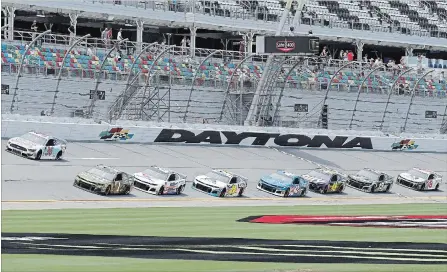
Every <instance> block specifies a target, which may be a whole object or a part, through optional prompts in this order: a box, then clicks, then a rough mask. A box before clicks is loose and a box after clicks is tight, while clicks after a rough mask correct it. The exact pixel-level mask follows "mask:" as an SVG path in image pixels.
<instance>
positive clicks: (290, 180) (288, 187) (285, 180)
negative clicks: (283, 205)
mask: <svg viewBox="0 0 447 272" xmlns="http://www.w3.org/2000/svg"><path fill="white" fill-rule="evenodd" d="M308 187H309V183H308V182H307V181H306V180H305V179H303V178H302V177H300V176H298V175H295V174H293V173H289V172H286V171H282V170H279V171H277V172H276V173H273V174H270V175H268V176H263V177H262V178H261V179H260V180H259V182H258V185H257V186H256V188H258V190H260V191H264V192H267V193H270V194H273V195H276V196H282V197H292V196H305V195H306V193H307V190H308Z"/></svg>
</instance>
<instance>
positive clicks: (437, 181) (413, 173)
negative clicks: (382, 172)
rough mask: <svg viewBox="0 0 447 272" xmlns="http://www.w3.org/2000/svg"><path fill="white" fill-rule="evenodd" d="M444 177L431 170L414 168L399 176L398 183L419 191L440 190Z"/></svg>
mask: <svg viewBox="0 0 447 272" xmlns="http://www.w3.org/2000/svg"><path fill="white" fill-rule="evenodd" d="M441 182H442V176H441V175H439V174H437V173H435V172H434V171H431V170H423V169H420V168H413V169H411V170H408V171H407V172H405V173H400V174H399V176H397V179H396V183H397V184H399V185H401V186H404V187H408V188H410V189H414V190H418V191H427V190H438V189H439V186H441Z"/></svg>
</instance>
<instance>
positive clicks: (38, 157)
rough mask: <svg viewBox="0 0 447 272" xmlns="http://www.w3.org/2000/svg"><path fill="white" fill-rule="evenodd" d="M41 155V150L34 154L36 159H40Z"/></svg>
mask: <svg viewBox="0 0 447 272" xmlns="http://www.w3.org/2000/svg"><path fill="white" fill-rule="evenodd" d="M41 157H42V150H39V152H37V155H36V161H38V160H40V158H41Z"/></svg>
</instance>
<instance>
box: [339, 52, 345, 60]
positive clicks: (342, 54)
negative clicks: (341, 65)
mask: <svg viewBox="0 0 447 272" xmlns="http://www.w3.org/2000/svg"><path fill="white" fill-rule="evenodd" d="M344 54H345V51H343V50H340V55H339V58H340V59H341V60H342V59H343V58H344Z"/></svg>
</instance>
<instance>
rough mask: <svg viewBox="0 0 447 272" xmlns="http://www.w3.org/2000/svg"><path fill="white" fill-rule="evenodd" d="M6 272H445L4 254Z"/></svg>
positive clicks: (436, 269) (436, 271) (437, 270)
mask: <svg viewBox="0 0 447 272" xmlns="http://www.w3.org/2000/svg"><path fill="white" fill-rule="evenodd" d="M2 271H4V272H6V271H8V272H12V271H14V272H62V271H63V272H81V271H82V272H222V271H225V272H376V271H377V272H445V266H443V265H415V264H411V265H395V264H394V265H384V264H382V265H377V264H349V265H347V264H290V263H253V262H218V261H184V260H145V259H126V258H110V257H77V256H56V255H3V256H2Z"/></svg>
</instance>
